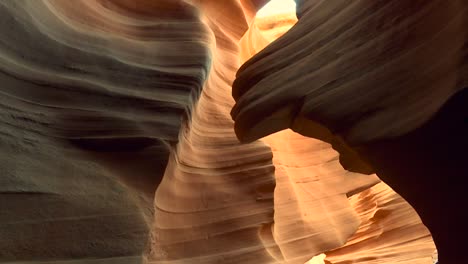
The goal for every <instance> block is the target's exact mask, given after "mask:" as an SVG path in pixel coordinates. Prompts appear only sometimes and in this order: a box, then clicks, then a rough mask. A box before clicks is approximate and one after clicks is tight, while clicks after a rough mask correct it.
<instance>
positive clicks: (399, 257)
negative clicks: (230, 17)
mask: <svg viewBox="0 0 468 264" xmlns="http://www.w3.org/2000/svg"><path fill="white" fill-rule="evenodd" d="M278 20H279V21H281V22H278ZM294 24H295V19H293V18H292V17H291V16H290V15H284V16H280V17H276V18H275V19H274V20H273V19H272V18H264V19H257V20H255V21H254V22H253V23H252V25H251V26H250V29H249V31H248V32H247V33H246V34H245V36H244V37H243V39H242V41H241V47H242V51H243V52H242V53H241V58H242V59H243V60H245V59H248V58H249V57H251V56H252V55H254V54H256V53H257V52H258V51H260V50H261V49H263V48H264V46H265V45H266V44H268V43H270V42H271V41H273V40H275V39H276V38H277V37H279V36H280V35H282V34H283V33H285V32H286V31H287V30H288V29H289V28H290V27H291V26H293V25H294ZM278 25H280V26H279V27H278ZM262 140H263V141H265V142H266V143H268V144H269V146H270V147H271V149H272V152H273V157H274V158H273V163H274V165H275V168H276V171H275V177H276V189H275V225H274V231H275V241H276V243H277V244H279V247H280V248H281V251H282V254H283V256H285V257H286V259H288V260H289V261H291V262H294V260H295V258H298V259H297V262H294V263H301V261H302V262H304V259H305V258H307V257H309V256H310V254H311V253H312V254H314V255H315V254H319V253H321V252H324V251H328V250H330V249H332V250H331V251H328V252H326V255H325V256H324V257H323V259H324V260H325V261H329V262H327V263H349V261H355V262H357V263H400V262H401V263H432V258H431V254H432V253H433V251H434V244H433V242H432V238H431V236H430V234H429V232H428V230H427V229H426V228H425V227H424V225H422V223H421V220H420V218H419V217H418V215H417V214H416V212H415V211H414V210H413V209H412V208H411V206H409V204H408V203H407V202H406V201H404V200H403V199H402V198H401V197H400V196H399V195H398V194H396V193H395V192H394V191H393V190H392V189H391V188H390V187H389V186H387V185H386V184H384V183H382V182H380V180H379V179H378V178H377V177H376V176H375V175H372V176H368V175H363V174H359V173H352V172H349V171H346V170H344V169H343V168H342V166H341V165H340V163H339V160H338V153H337V152H336V151H334V150H333V149H332V147H331V145H330V144H327V143H325V142H323V141H320V140H316V139H311V138H307V137H304V136H301V135H299V134H297V133H294V132H292V131H290V130H287V131H281V132H278V133H276V134H274V135H270V136H268V137H266V138H264V139H262ZM379 182H380V183H379ZM403 230H405V231H403ZM349 236H352V237H349ZM335 248H338V249H335ZM396 252H398V253H396ZM300 256H302V258H303V259H301V258H300ZM314 261H315V262H314ZM310 263H324V262H323V260H321V258H320V257H319V256H318V257H317V258H316V260H311V262H310Z"/></svg>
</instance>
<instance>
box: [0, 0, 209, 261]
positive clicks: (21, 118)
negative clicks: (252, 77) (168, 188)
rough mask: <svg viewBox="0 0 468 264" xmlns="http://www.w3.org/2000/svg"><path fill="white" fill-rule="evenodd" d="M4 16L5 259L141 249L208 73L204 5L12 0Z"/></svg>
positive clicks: (0, 46)
mask: <svg viewBox="0 0 468 264" xmlns="http://www.w3.org/2000/svg"><path fill="white" fill-rule="evenodd" d="M0 20H1V22H0V27H1V32H2V38H1V41H0V69H1V71H0V79H1V83H2V85H1V87H0V92H1V94H2V96H1V98H0V108H1V110H0V113H1V114H0V115H1V118H0V120H1V122H2V124H1V126H0V129H1V130H0V131H1V132H0V152H1V155H0V159H1V162H0V163H1V171H2V174H1V177H0V196H1V197H0V201H1V202H0V261H4V260H10V261H12V260H45V259H81V258H102V260H101V261H102V263H104V262H105V261H106V260H105V259H106V258H109V257H118V256H141V255H142V252H143V251H144V250H145V248H146V247H147V243H148V242H147V241H148V238H149V228H150V222H151V221H152V212H153V205H152V204H153V203H152V201H153V197H154V192H155V189H156V187H157V184H158V182H159V181H160V178H161V177H162V174H163V173H164V169H165V166H166V163H167V160H168V155H169V150H170V146H169V144H170V143H171V142H176V141H177V138H178V133H179V129H180V126H181V118H182V116H183V115H185V113H186V112H187V111H189V110H190V109H191V107H192V105H193V103H194V101H196V98H197V97H198V94H199V93H200V90H201V87H202V83H203V82H204V80H205V78H206V75H207V74H208V69H209V64H208V61H209V58H210V51H209V49H208V44H207V43H209V36H210V35H209V33H208V31H207V30H205V27H204V25H203V24H202V23H201V22H200V20H199V18H198V13H197V10H196V9H195V8H194V7H192V6H190V5H188V4H185V3H183V2H178V1H157V2H154V1H139V2H138V3H134V2H133V1H105V0H103V1H88V0H83V1H81V0H78V1H75V0H74V1H61V0H44V1H42V0H39V1H37V0H18V1H16V0H15V1H10V0H2V1H0ZM181 51H185V52H186V53H184V55H183V58H182V59H181V54H180V52H181ZM114 261H116V260H115V259H111V260H108V262H109V263H115V262H114ZM123 261H124V262H125V261H127V262H130V261H135V262H140V261H141V260H138V259H131V260H123Z"/></svg>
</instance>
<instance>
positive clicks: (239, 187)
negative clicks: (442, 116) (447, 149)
mask: <svg viewBox="0 0 468 264" xmlns="http://www.w3.org/2000/svg"><path fill="white" fill-rule="evenodd" d="M266 2H267V1H266V0H258V1H254V0H229V1H227V0H226V1H218V0H192V1H179V0H157V1H154V0H138V1H134V0H76V1H75V0H74V1H63V0H15V1H13V0H0V19H1V20H2V23H0V28H1V30H2V33H3V36H4V37H3V38H2V40H0V79H1V80H2V85H1V86H0V92H1V93H2V97H1V98H0V108H1V113H0V121H1V122H2V125H1V126H0V132H1V133H0V152H1V155H0V169H1V171H2V175H1V177H0V201H1V202H0V261H10V262H12V261H34V262H39V263H41V261H42V262H45V261H47V260H50V261H58V260H63V261H65V262H66V261H77V262H84V261H90V263H94V262H96V263H143V262H144V263H174V264H176V263H184V264H185V263H221V262H222V263H304V262H306V261H308V260H309V259H311V258H312V257H314V256H315V255H319V254H321V253H325V255H326V258H325V255H320V256H318V257H317V258H316V260H317V261H319V262H323V261H325V263H335V264H336V263H343V264H344V263H350V261H357V262H359V263H369V264H371V263H396V262H399V263H400V262H401V263H421V264H423V263H431V260H430V256H431V254H432V252H433V251H434V244H433V242H432V239H431V236H430V234H429V232H428V230H427V229H426V228H425V227H424V225H423V224H422V223H421V220H420V219H419V217H418V215H417V214H416V213H415V211H414V210H413V209H412V208H411V206H410V205H409V204H408V203H407V202H406V201H404V200H403V199H402V198H401V197H400V196H399V195H397V194H396V193H395V192H394V191H393V190H392V189H391V188H390V187H388V186H387V185H385V184H384V183H382V182H381V181H380V179H379V178H378V177H377V176H376V175H364V174H361V173H357V172H356V171H358V172H359V171H360V172H364V173H367V174H369V173H370V172H373V170H375V169H376V168H377V166H375V164H376V163H375V162H374V163H372V162H370V163H371V165H369V164H368V163H369V159H365V160H366V162H363V161H362V160H361V158H362V157H361V156H362V155H363V154H362V152H361V151H360V150H356V149H355V148H354V145H353V144H354V143H362V142H367V141H370V140H374V139H378V138H383V137H387V136H392V135H400V134H401V133H405V132H406V131H408V130H411V129H414V128H415V127H416V126H418V125H419V124H421V123H424V122H425V120H427V119H428V118H430V116H431V114H433V112H434V111H435V109H438V108H439V107H440V105H441V104H443V103H444V102H445V100H447V98H449V97H450V96H451V95H452V94H453V93H455V92H456V90H457V89H458V87H460V85H462V84H464V83H465V82H466V80H467V79H466V78H463V77H464V76H466V74H463V72H467V70H466V65H464V64H463V67H462V66H460V67H459V70H457V71H455V70H454V67H455V62H454V60H453V59H454V58H458V56H460V54H466V47H465V48H463V43H464V42H463V41H462V39H463V36H462V35H460V34H454V32H458V31H457V30H459V29H460V25H462V23H464V16H463V15H462V14H464V13H463V12H464V10H465V9H463V8H462V6H463V5H462V4H461V3H462V2H461V1H453V2H451V3H449V4H446V5H443V3H442V1H417V2H414V3H413V4H407V6H398V4H395V1H394V2H390V3H384V2H382V1H377V2H375V1H354V2H353V4H349V2H346V1H297V2H299V3H298V17H299V21H298V22H297V24H296V25H294V26H293V24H294V23H296V18H295V16H294V15H293V14H285V15H281V16H278V17H275V18H274V19H273V18H266V19H264V20H259V19H256V18H255V13H256V11H257V10H258V9H259V8H260V7H261V6H263V5H264V4H266ZM396 2H398V1H396ZM347 3H348V4H347ZM434 10H439V12H435V11H434ZM454 10H455V11H457V12H454ZM396 11H398V12H400V11H401V12H402V13H401V16H398V17H396V18H395V17H391V16H389V15H388V14H394V13H395V12H396ZM403 11H404V12H403ZM462 11H463V12H462ZM405 12H414V13H415V14H416V15H415V16H414V19H407V17H406V16H405V15H406V13H405ZM454 14H460V15H458V16H457V15H454ZM387 15H388V16H387ZM382 17H383V18H385V19H383V20H381V19H380V18H382ZM409 17H412V16H409ZM434 18H438V19H443V18H445V19H448V21H449V22H447V23H446V24H440V25H439V24H437V25H434V24H431V23H430V22H431V21H433V19H434ZM449 18H450V19H449ZM369 21H370V22H372V23H369ZM395 21H396V22H398V25H399V27H398V28H403V26H405V27H408V25H409V26H411V27H415V28H420V29H424V30H422V31H421V34H420V35H418V36H417V37H415V39H412V38H410V40H411V41H409V42H405V41H406V40H407V39H405V38H408V34H406V35H405V36H402V37H401V38H395V36H398V30H397V29H398V28H397V29H395V28H394V27H392V25H393V24H392V23H394V22H395ZM350 25H352V26H350ZM429 25H430V26H431V27H429ZM444 25H445V26H444ZM292 26H293V27H292ZM290 27H292V29H291V30H289V31H288V32H287V33H285V31H287V30H288V29H289V28H290ZM439 31H440V32H439ZM366 32H367V33H366ZM382 32H383V33H382ZM437 32H439V33H440V34H436V33H437ZM283 34H284V35H283ZM280 36H281V37H280ZM434 36H440V38H444V37H445V38H450V40H451V41H450V42H444V41H442V40H441V39H438V38H436V37H434ZM278 37H279V39H278V40H276V41H274V40H275V39H276V38H278ZM389 39H392V41H393V40H394V41H397V42H398V41H400V42H402V43H407V45H408V47H410V48H411V47H418V49H414V50H412V51H414V52H413V53H408V54H406V53H404V52H402V51H401V50H395V49H393V48H392V46H391V45H387V44H386V43H387V42H386V41H385V40H389ZM426 40H430V41H432V42H430V45H429V44H427V50H426V51H431V52H432V53H433V55H434V57H435V58H439V57H444V58H446V59H445V60H442V59H441V60H440V61H438V62H437V63H435V64H434V67H429V68H427V70H428V71H427V72H418V71H414V70H413V71H411V69H413V68H411V67H410V66H414V65H416V66H418V65H419V66H420V65H423V64H425V63H427V61H426V60H429V58H425V57H422V56H421V57H420V56H417V55H418V54H419V53H418V52H422V50H424V49H422V48H420V47H421V45H423V46H424V43H425V42H424V41H426ZM438 40H439V41H438ZM272 41H274V42H273V43H272V44H271V45H268V44H269V43H270V42H272ZM392 43H394V42H392ZM444 43H445V44H444ZM267 45H268V46H267ZM345 45H346V46H345ZM444 45H447V46H450V49H442V48H441V47H445V46H444ZM265 46H267V47H266V48H265V49H263V48H264V47H265ZM348 49H352V50H353V51H355V52H352V53H350V54H348V53H346V52H345V51H346V50H348ZM387 49H388V50H390V51H391V52H392V53H391V54H385V56H383V55H382V53H383V52H384V51H386V50H387ZM463 49H465V50H463ZM463 52H465V53H463ZM257 53H258V54H257ZM255 54H257V55H255ZM363 54H364V55H365V56H364V57H361V55H363ZM254 55H255V56H254ZM400 55H401V56H400ZM442 55H443V56H442ZM251 56H254V57H253V58H252V59H251V60H249V61H248V62H246V63H245V64H244V66H242V67H241V68H240V71H239V73H238V76H237V79H236V72H237V71H238V69H239V67H240V66H241V64H243V63H244V62H245V61H246V60H248V59H250V57H251ZM340 56H342V57H340ZM392 58H395V60H396V61H394V62H392V63H395V64H400V65H402V63H403V62H405V61H406V60H410V59H414V58H417V60H415V62H414V63H413V64H411V65H406V64H403V65H406V66H405V67H406V68H405V67H403V68H398V67H395V68H391V67H390V66H392V65H393V64H391V63H390V61H391V59H392ZM386 60H390V61H389V64H386V63H384V64H385V65H386V67H387V66H388V67H390V68H386V67H384V68H379V67H374V68H375V69H374V70H375V72H373V73H372V74H370V75H366V74H363V73H364V72H366V69H367V68H369V67H371V66H372V65H374V66H375V65H380V63H383V62H386ZM357 62H359V63H357ZM355 64H358V65H365V66H362V67H364V68H359V67H357V66H355ZM459 65H462V64H459ZM304 69H307V70H306V71H304ZM457 69H458V68H457ZM392 70H395V71H399V72H398V73H404V74H401V76H400V75H398V74H397V75H396V76H400V77H401V78H400V77H399V78H391V79H390V81H389V82H388V83H387V82H384V83H385V85H383V86H378V85H375V84H376V83H377V84H378V83H381V82H380V81H381V80H383V79H385V78H386V77H387V78H388V76H395V75H393V74H394V72H393V71H392ZM400 71H401V72H400ZM447 72H450V73H452V74H449V75H446V78H445V79H443V80H441V82H440V83H438V82H432V81H430V80H425V81H424V82H418V80H420V79H418V78H416V77H421V76H422V75H423V74H428V75H430V76H433V77H434V78H437V77H438V76H439V77H440V76H441V75H442V74H444V73H447ZM384 73H388V74H387V75H385V74H384ZM390 73H392V74H390ZM439 73H440V74H439ZM418 74H420V75H418ZM438 74H439V75H438ZM408 76H414V77H415V78H414V80H413V79H411V78H409V77H408ZM424 76H425V75H424ZM444 76H445V75H444ZM366 78H367V79H366ZM405 78H407V79H405ZM408 78H409V79H408ZM234 80H236V81H235V82H234ZM385 80H387V79H385ZM233 82H234V88H233V87H232V85H233ZM363 83H364V84H366V85H367V86H363V85H361V84H363ZM400 83H403V84H405V85H406V86H404V87H407V88H408V89H401V90H395V89H391V90H389V89H390V88H392V87H395V85H396V84H400ZM415 83H417V84H418V85H421V86H422V85H425V86H427V87H428V88H427V89H428V90H429V91H431V96H429V95H428V94H425V95H427V96H426V97H423V99H421V96H420V95H421V91H420V90H418V89H416V88H415V86H414V84H415ZM447 83H449V84H453V89H442V88H441V87H443V85H442V84H444V85H446V84H447ZM429 84H430V85H429ZM455 84H458V86H457V85H455ZM310 85H312V86H316V89H315V88H314V89H309V88H310ZM428 85H429V86H428ZM421 86H417V87H421ZM324 87H325V88H326V89H325V91H326V92H325V94H324V95H320V96H318V97H317V96H316V95H317V94H320V93H321V92H322V91H324V90H323V88H324ZM343 87H344V88H346V89H343V90H341V88H343ZM366 87H367V88H369V87H370V88H369V89H364V88H366ZM306 88H307V89H306ZM312 88H313V87H312ZM357 88H360V89H362V91H364V92H363V93H364V95H365V96H355V94H356V91H357ZM371 88H372V89H371ZM413 88H414V89H413ZM334 91H336V92H334ZM392 92H394V93H395V94H393V93H392ZM366 93H368V94H367V95H366ZM232 94H233V95H234V99H233V98H232ZM403 94H404V95H405V96H403ZM328 95H330V96H328ZM390 95H391V96H390ZM436 95H437V96H436ZM374 96H376V97H374ZM402 96H403V97H404V98H406V99H405V100H406V101H401V102H400V101H399V100H397V99H398V98H400V97H402ZM343 98H351V99H353V100H345V99H343ZM375 98H379V100H380V101H379V103H377V104H376V103H375V101H376V99H375ZM424 98H425V99H424ZM433 98H436V99H434V100H432V99H433ZM429 99H431V100H429ZM235 100H236V101H237V102H236V101H235ZM405 102H408V104H405ZM409 102H411V104H410V103H409ZM426 103H427V104H429V106H430V107H425V108H424V111H421V112H420V113H418V114H417V115H414V116H412V115H403V116H404V117H405V118H402V119H401V120H399V121H398V122H392V123H390V124H389V126H388V127H384V128H383V127H382V126H380V127H379V129H377V128H376V123H374V121H375V120H376V119H375V118H377V119H378V120H386V119H385V118H387V117H388V116H389V115H401V113H402V112H405V111H407V110H408V109H409V108H411V107H418V104H419V106H420V105H421V104H422V105H425V104H426ZM394 104H397V106H398V107H396V106H395V105H394ZM330 106H334V107H336V108H330ZM390 106H391V107H390ZM399 106H402V108H399ZM233 107H234V109H233ZM408 107H409V108H408ZM376 109H379V110H378V111H377V110H376ZM395 109H396V110H397V111H394V110H395ZM372 111H376V112H375V113H373V112H372ZM230 114H232V115H233V117H234V121H235V123H234V121H233V120H232V119H231V116H230ZM373 115H375V116H373ZM361 119H362V120H361ZM353 122H356V124H358V125H354V124H355V123H353ZM385 122H386V121H385ZM318 123H323V124H322V125H319V124H318ZM387 123H388V122H387ZM288 127H291V128H293V129H294V130H296V131H298V132H300V133H302V134H304V135H306V136H313V137H316V138H318V139H319V140H318V139H312V138H307V137H304V136H302V135H299V134H297V133H294V132H292V131H282V132H279V133H277V134H274V135H270V136H268V137H265V138H264V139H262V140H256V141H254V140H255V139H258V138H259V137H261V136H265V135H268V134H270V133H272V132H276V131H278V130H281V129H285V128H288ZM325 127H328V128H325ZM402 127H403V128H404V129H402V130H398V129H397V128H402ZM377 130H378V131H377ZM342 131H345V132H343V133H341V132H342ZM331 132H333V133H335V135H336V134H339V135H340V137H336V136H334V135H333V134H332V133H331ZM340 133H341V134H340ZM236 134H237V135H236ZM236 136H237V137H236ZM238 138H240V139H241V140H242V141H252V142H251V143H249V144H242V143H240V142H239V140H238ZM329 143H331V144H329ZM348 143H352V144H348ZM349 145H351V146H353V147H349ZM337 151H339V152H340V153H341V154H342V155H341V156H339V155H338V152H337ZM343 154H345V155H343ZM340 163H341V164H344V165H345V167H347V168H348V169H350V170H352V171H355V172H350V171H347V170H345V169H343V167H342V166H341V165H340ZM379 164H380V163H379ZM378 172H379V171H378ZM384 174H385V173H384ZM379 176H380V174H379ZM156 189H157V190H156ZM323 258H325V259H324V260H321V259H323ZM85 259H88V260H85ZM314 261H315V260H314ZM57 263H59V262H57Z"/></svg>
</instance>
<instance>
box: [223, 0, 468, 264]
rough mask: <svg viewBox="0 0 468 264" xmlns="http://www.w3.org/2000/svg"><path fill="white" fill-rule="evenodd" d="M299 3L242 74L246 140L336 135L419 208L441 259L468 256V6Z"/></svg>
mask: <svg viewBox="0 0 468 264" xmlns="http://www.w3.org/2000/svg"><path fill="white" fill-rule="evenodd" d="M296 2H297V3H298V7H297V9H298V10H297V14H298V18H299V20H298V22H297V24H295V26H294V27H292V28H291V29H290V30H289V31H288V32H287V33H286V34H285V35H283V36H282V37H281V38H279V39H278V40H277V41H275V42H274V43H272V44H271V45H269V46H268V47H266V48H265V49H263V50H262V51H261V52H259V53H258V54H257V55H255V56H254V57H253V58H252V59H250V60H249V61H247V62H246V63H245V64H244V65H243V66H242V67H241V69H240V70H239V72H238V74H237V78H236V80H235V82H234V84H233V96H234V98H235V99H236V105H235V107H234V108H233V111H232V113H231V114H232V116H233V118H234V120H235V122H236V124H235V129H236V134H237V136H238V137H239V139H240V140H242V141H245V142H250V141H253V140H255V139H258V138H261V137H263V136H266V135H269V134H271V133H274V132H277V131H279V130H283V129H286V128H291V129H293V130H295V131H297V132H299V133H301V134H303V135H305V136H308V137H313V138H317V139H320V140H322V141H325V142H329V143H331V145H332V146H333V148H334V149H336V150H338V151H339V152H340V163H341V164H342V165H343V166H344V167H345V168H347V169H349V170H352V171H355V172H362V173H366V174H370V173H372V172H377V174H378V175H379V176H380V177H381V178H383V179H384V180H385V182H387V183H389V184H390V185H391V186H392V188H394V189H395V190H396V191H398V192H399V193H400V194H402V195H403V196H404V198H405V199H407V200H408V201H409V202H410V203H411V205H412V206H414V207H415V208H416V210H417V211H418V213H419V214H421V216H422V218H423V221H424V223H425V224H426V225H427V226H428V227H429V228H430V230H431V232H433V235H435V240H436V244H437V246H438V248H439V247H440V248H439V249H440V251H439V257H440V260H441V262H442V263H460V262H464V261H465V260H466V256H464V254H463V253H462V252H463V247H464V246H465V245H466V242H465V240H466V239H465V237H466V236H467V235H468V230H467V228H465V225H464V224H463V222H466V220H467V218H466V217H465V216H463V215H462V214H461V212H460V210H459V209H457V208H465V207H466V206H467V205H468V199H467V198H466V197H463V195H462V193H463V186H464V184H463V176H462V175H468V168H467V166H466V155H465V152H466V147H468V142H467V139H466V136H463V135H466V133H467V132H468V126H467V125H466V118H468V116H467V113H468V109H467V108H466V103H462V102H466V98H467V96H466V89H464V87H466V86H467V76H468V74H467V71H466V69H467V65H468V63H467V62H468V60H467V59H466V58H467V54H468V53H467V50H468V49H467V47H468V46H467V41H466V37H467V31H466V28H468V27H467V25H468V24H467V17H466V14H467V13H466V12H467V8H468V6H467V5H466V2H465V1H453V2H451V3H450V4H447V3H446V2H444V1H436V0H434V1H412V2H408V1H387V2H383V1H382V2H381V1H353V2H352V3H351V2H349V1H296ZM415 190H423V191H421V192H418V191H415Z"/></svg>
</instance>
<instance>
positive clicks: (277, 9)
mask: <svg viewBox="0 0 468 264" xmlns="http://www.w3.org/2000/svg"><path fill="white" fill-rule="evenodd" d="M289 13H296V2H294V0H271V1H270V2H268V4H266V5H265V6H264V7H263V8H262V9H260V10H259V11H258V12H257V17H268V16H274V15H281V14H289Z"/></svg>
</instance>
